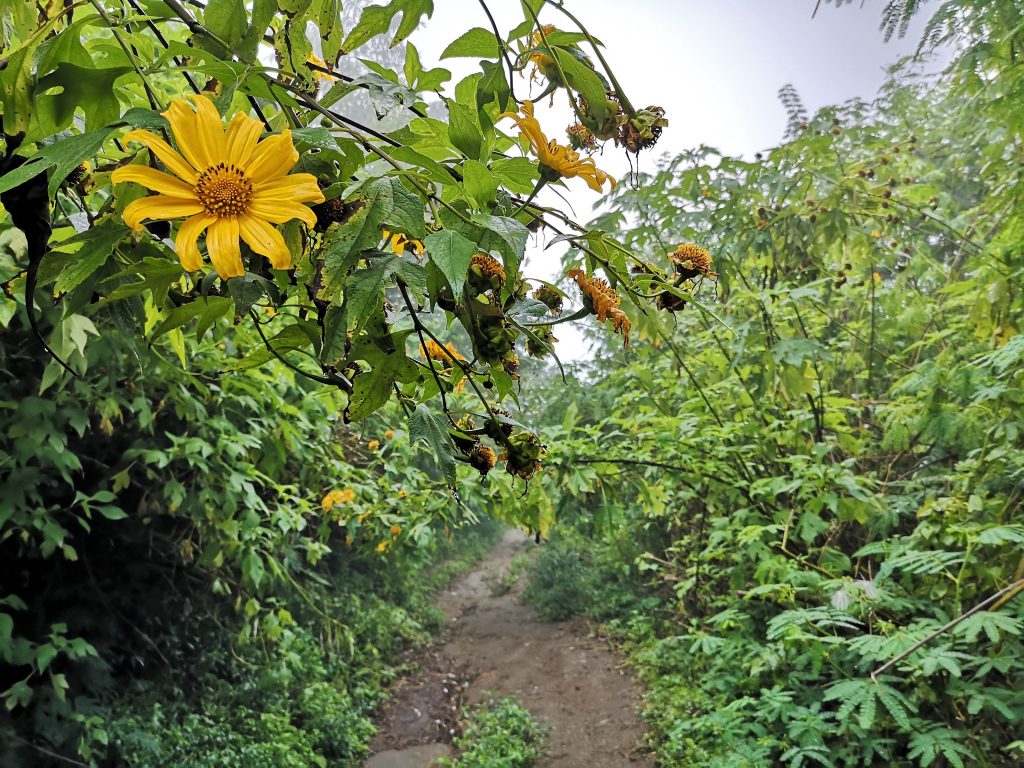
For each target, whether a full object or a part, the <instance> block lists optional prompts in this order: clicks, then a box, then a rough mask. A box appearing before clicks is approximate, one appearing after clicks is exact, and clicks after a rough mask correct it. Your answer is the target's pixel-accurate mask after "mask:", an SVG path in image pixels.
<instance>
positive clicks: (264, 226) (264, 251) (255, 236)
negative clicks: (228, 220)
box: [238, 216, 292, 269]
mask: <svg viewBox="0 0 1024 768" xmlns="http://www.w3.org/2000/svg"><path fill="white" fill-rule="evenodd" d="M238 226H239V231H240V232H241V235H242V239H244V240H245V242H247V243H248V244H249V247H250V248H252V249H253V250H254V251H256V253H258V254H260V255H261V256H266V257H267V258H268V259H270V266H272V267H273V268H274V269H288V268H289V267H291V265H292V253H291V251H289V250H288V246H287V245H286V244H285V242H284V238H283V237H282V236H281V233H280V232H278V231H277V230H276V229H274V228H273V227H272V226H270V225H269V224H268V223H267V222H265V221H263V220H262V219H257V218H256V217H254V216H239V217H238Z"/></svg>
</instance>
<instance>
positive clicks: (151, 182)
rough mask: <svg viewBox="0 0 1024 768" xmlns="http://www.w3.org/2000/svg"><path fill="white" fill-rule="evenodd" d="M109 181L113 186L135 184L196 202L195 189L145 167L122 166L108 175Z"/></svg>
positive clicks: (168, 175)
mask: <svg viewBox="0 0 1024 768" xmlns="http://www.w3.org/2000/svg"><path fill="white" fill-rule="evenodd" d="M110 180H111V181H112V182H114V183H115V184H124V183H125V182H129V181H131V182H135V183H136V184H141V185H142V186H144V187H145V188H146V189H151V190H153V191H154V192H159V193H161V194H164V195H170V196H171V197H183V198H188V199H191V200H197V199H198V198H196V192H195V188H194V187H192V185H190V184H186V183H185V182H183V181H181V180H180V179H177V178H175V177H174V176H171V175H170V174H169V173H164V172H163V171H157V170H154V169H153V168H150V167H149V166H146V165H124V166H121V167H120V168H118V169H117V170H115V171H114V172H113V173H112V174H110Z"/></svg>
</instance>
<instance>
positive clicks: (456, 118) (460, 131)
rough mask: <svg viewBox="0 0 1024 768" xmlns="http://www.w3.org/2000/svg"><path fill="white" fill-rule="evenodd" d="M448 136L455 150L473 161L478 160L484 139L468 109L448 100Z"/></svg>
mask: <svg viewBox="0 0 1024 768" xmlns="http://www.w3.org/2000/svg"><path fill="white" fill-rule="evenodd" d="M448 136H449V138H450V139H451V142H452V144H453V145H454V146H455V148H456V149H458V150H459V151H461V152H462V153H464V154H465V155H466V157H470V158H472V159H474V160H479V159H480V148H481V147H482V146H483V142H484V138H483V136H482V135H481V133H480V128H479V127H478V126H477V124H476V121H475V120H474V119H473V115H472V113H471V112H470V111H469V109H468V108H466V107H465V106H463V105H462V104H459V103H458V102H457V101H452V100H451V99H448Z"/></svg>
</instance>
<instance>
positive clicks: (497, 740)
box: [445, 698, 547, 768]
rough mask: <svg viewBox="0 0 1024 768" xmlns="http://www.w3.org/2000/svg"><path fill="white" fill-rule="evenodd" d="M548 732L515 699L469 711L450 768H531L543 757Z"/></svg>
mask: <svg viewBox="0 0 1024 768" xmlns="http://www.w3.org/2000/svg"><path fill="white" fill-rule="evenodd" d="M546 735H547V729H546V728H545V727H544V726H542V725H541V724H539V723H538V722H537V721H536V720H534V719H533V716H532V715H531V714H530V713H529V711H528V710H527V709H526V708H525V707H523V706H522V705H521V704H519V703H518V702H517V701H516V700H515V699H513V698H503V699H497V700H491V701H488V702H487V703H486V704H484V705H482V706H480V707H477V708H475V709H473V710H470V712H469V714H468V715H467V716H466V727H465V730H464V731H463V734H462V736H460V737H458V738H457V739H455V742H454V744H455V748H456V750H457V752H458V754H457V756H456V757H455V759H454V760H446V761H445V764H446V765H448V766H450V768H529V766H532V765H533V764H534V763H535V762H536V761H537V760H538V759H539V758H540V757H541V755H543V754H544V740H545V738H546Z"/></svg>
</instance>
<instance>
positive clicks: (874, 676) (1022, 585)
mask: <svg viewBox="0 0 1024 768" xmlns="http://www.w3.org/2000/svg"><path fill="white" fill-rule="evenodd" d="M1022 589H1024V579H1018V580H1017V581H1015V582H1013V584H1010V585H1009V586H1008V587H1003V588H1002V589H1000V590H999V591H998V592H996V593H995V594H994V595H990V596H989V597H987V598H985V599H984V600H982V601H981V602H980V603H978V604H977V605H976V606H974V607H973V608H971V609H970V610H969V611H967V612H966V613H962V614H960V615H959V616H957V617H956V618H955V619H953V620H952V621H950V622H947V623H946V624H944V625H943V626H941V627H939V628H938V629H937V630H935V631H934V632H932V633H931V634H930V635H928V636H927V637H925V638H924V639H922V640H920V641H918V642H916V643H914V644H913V645H912V646H910V647H909V648H908V649H907V650H905V651H904V652H903V653H901V654H899V655H898V656H896V657H895V658H893V659H889V661H887V662H885V664H883V665H882V666H880V667H879V668H878V669H876V670H875V671H874V672H872V673H871V680H872V681H873V682H876V683H877V682H878V676H879V675H880V674H882V673H883V672H885V670H887V669H889V668H890V667H891V666H893V665H894V664H896V663H898V662H900V661H903V659H905V658H907V656H909V655H910V654H912V653H913V652H914V651H916V650H917V649H918V648H920V647H921V646H923V645H926V644H928V643H930V642H931V641H932V640H934V639H935V638H936V637H938V636H939V635H943V634H945V633H946V632H948V631H949V630H951V629H952V628H953V627H955V626H956V625H957V624H959V623H960V622H962V621H963V620H964V619H967V618H969V617H971V616H973V615H974V614H976V613H978V611H983V610H984V609H985V608H987V607H988V606H990V605H991V604H992V603H994V602H996V601H997V600H999V598H1001V597H1002V596H1003V595H1005V594H1008V593H1010V592H1019V591H1021V590H1022Z"/></svg>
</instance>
